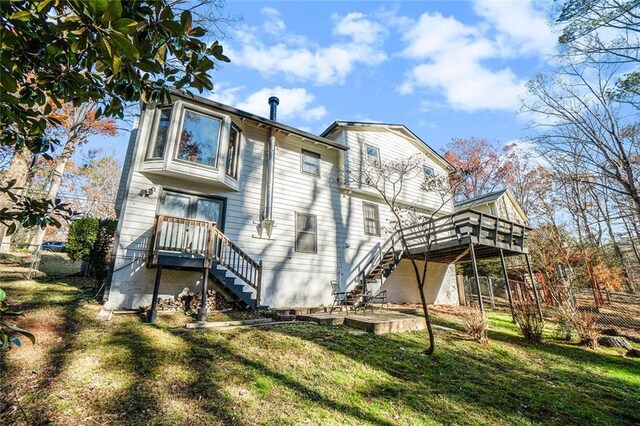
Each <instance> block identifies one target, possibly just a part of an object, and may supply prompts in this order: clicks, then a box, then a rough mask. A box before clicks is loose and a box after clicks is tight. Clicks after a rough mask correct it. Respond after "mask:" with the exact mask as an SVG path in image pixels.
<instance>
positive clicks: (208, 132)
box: [176, 110, 222, 167]
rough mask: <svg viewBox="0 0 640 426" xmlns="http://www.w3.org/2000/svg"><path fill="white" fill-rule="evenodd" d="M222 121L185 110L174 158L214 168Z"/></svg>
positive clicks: (216, 160)
mask: <svg viewBox="0 0 640 426" xmlns="http://www.w3.org/2000/svg"><path fill="white" fill-rule="evenodd" d="M221 128H222V120H220V119H218V118H214V117H209V116H206V115H204V114H199V113H197V112H194V111H190V110H185V112H184V120H183V122H182V131H181V132H180V145H179V147H178V152H177V154H176V158H177V159H179V160H184V161H190V162H193V163H198V164H203V165H205V166H211V167H216V164H217V162H218V141H219V139H220V129H221Z"/></svg>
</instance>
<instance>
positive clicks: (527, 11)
mask: <svg viewBox="0 0 640 426" xmlns="http://www.w3.org/2000/svg"><path fill="white" fill-rule="evenodd" d="M473 6H474V10H475V11H476V13H477V14H478V15H480V16H481V17H483V18H484V19H485V20H486V22H488V23H490V24H491V25H492V26H493V27H494V28H495V30H496V31H497V36H496V41H497V43H498V45H499V46H500V47H501V48H503V49H505V50H504V51H503V54H505V55H508V54H511V55H522V54H541V55H548V54H551V53H552V52H553V49H554V47H555V45H556V41H557V35H555V34H554V33H553V32H552V31H551V29H550V27H549V25H548V23H547V22H548V19H547V17H546V16H545V14H544V11H543V10H540V9H539V8H536V7H534V5H533V3H532V2H530V1H507V0H475V1H474V5H473ZM547 7H548V5H547Z"/></svg>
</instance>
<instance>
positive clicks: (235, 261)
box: [149, 215, 262, 307]
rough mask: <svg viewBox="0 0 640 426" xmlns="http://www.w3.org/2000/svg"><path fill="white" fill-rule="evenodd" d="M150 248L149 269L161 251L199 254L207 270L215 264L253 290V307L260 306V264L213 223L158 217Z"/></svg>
mask: <svg viewBox="0 0 640 426" xmlns="http://www.w3.org/2000/svg"><path fill="white" fill-rule="evenodd" d="M149 249H150V262H149V266H154V265H157V263H158V256H159V252H160V251H161V250H164V251H173V252H180V253H190V254H199V255H202V257H203V258H204V267H205V268H207V269H208V268H211V262H212V261H216V262H218V263H219V264H220V265H222V266H224V267H225V268H226V269H227V270H229V271H231V272H232V273H233V274H235V275H236V276H237V277H238V278H239V279H240V280H242V281H244V282H245V283H246V284H247V285H249V286H250V287H252V288H254V289H255V290H256V307H258V306H259V305H260V293H261V290H262V261H261V260H260V261H256V260H254V259H252V258H251V256H249V255H248V254H247V253H245V252H244V251H243V250H242V249H241V248H240V247H239V246H238V245H237V244H235V243H234V242H233V241H231V240H230V239H229V237H227V236H226V235H224V234H223V233H222V231H220V229H218V228H217V226H216V223H215V222H209V221H206V220H195V219H186V218H181V217H173V216H164V215H158V216H156V219H155V223H154V225H153V233H152V235H151V244H150V247H149Z"/></svg>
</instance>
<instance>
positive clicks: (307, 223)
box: [295, 213, 318, 253]
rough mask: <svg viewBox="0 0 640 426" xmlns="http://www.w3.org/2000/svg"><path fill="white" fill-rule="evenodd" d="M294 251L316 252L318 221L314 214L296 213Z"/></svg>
mask: <svg viewBox="0 0 640 426" xmlns="http://www.w3.org/2000/svg"><path fill="white" fill-rule="evenodd" d="M295 248H296V251H297V252H300V253H317V252H318V221H317V219H316V215H314V214H304V213H296V247H295Z"/></svg>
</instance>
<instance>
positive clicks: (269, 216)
mask: <svg viewBox="0 0 640 426" xmlns="http://www.w3.org/2000/svg"><path fill="white" fill-rule="evenodd" d="M279 103H280V100H279V99H278V98H276V97H275V96H271V97H270V98H269V106H270V107H271V108H270V113H269V119H270V120H271V121H276V116H277V114H276V113H277V109H278V104H279ZM275 161H276V130H275V129H274V128H273V127H272V128H271V129H270V131H269V144H268V145H267V151H266V157H265V163H266V176H265V184H266V185H265V191H264V213H263V215H262V222H261V227H262V229H263V230H264V231H265V232H266V233H267V238H271V232H272V231H273V225H274V220H273V180H274V175H275Z"/></svg>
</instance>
